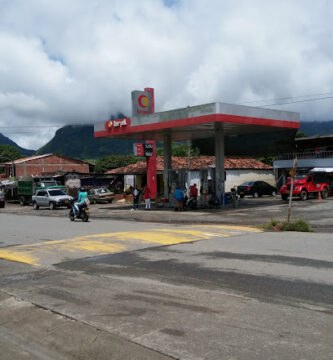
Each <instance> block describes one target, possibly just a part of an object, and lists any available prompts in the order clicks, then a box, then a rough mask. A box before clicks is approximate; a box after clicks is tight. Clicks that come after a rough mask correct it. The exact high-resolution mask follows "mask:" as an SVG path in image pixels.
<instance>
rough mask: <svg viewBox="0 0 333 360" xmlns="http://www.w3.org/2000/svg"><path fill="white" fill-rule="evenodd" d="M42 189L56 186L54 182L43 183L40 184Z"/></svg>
mask: <svg viewBox="0 0 333 360" xmlns="http://www.w3.org/2000/svg"><path fill="white" fill-rule="evenodd" d="M40 185H41V186H42V187H48V186H57V185H58V184H57V183H56V182H55V181H43V182H41V183H40Z"/></svg>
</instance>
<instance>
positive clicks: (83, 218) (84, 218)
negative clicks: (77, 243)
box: [81, 212, 89, 222]
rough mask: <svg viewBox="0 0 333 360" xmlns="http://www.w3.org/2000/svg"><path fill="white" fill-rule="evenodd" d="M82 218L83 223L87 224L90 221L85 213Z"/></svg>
mask: <svg viewBox="0 0 333 360" xmlns="http://www.w3.org/2000/svg"><path fill="white" fill-rule="evenodd" d="M81 217H82V221H83V222H87V221H88V219H89V216H88V215H87V214H86V213H85V212H84V213H83V214H82V215H81Z"/></svg>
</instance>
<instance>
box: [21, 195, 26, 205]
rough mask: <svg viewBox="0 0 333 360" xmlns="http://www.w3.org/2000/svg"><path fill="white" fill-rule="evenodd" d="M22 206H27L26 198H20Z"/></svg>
mask: <svg viewBox="0 0 333 360" xmlns="http://www.w3.org/2000/svg"><path fill="white" fill-rule="evenodd" d="M20 205H21V206H24V205H25V197H24V196H20Z"/></svg>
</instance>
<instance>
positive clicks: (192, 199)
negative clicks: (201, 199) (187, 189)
mask: <svg viewBox="0 0 333 360" xmlns="http://www.w3.org/2000/svg"><path fill="white" fill-rule="evenodd" d="M186 205H187V207H188V208H189V209H191V210H196V209H197V197H196V196H191V197H190V198H189V200H188V201H187V204H186Z"/></svg>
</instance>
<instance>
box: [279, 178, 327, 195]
mask: <svg viewBox="0 0 333 360" xmlns="http://www.w3.org/2000/svg"><path fill="white" fill-rule="evenodd" d="M290 187H291V178H287V183H286V184H285V185H282V186H281V188H280V194H281V198H282V200H287V199H288V197H289V195H290ZM329 191H330V184H329V182H328V181H327V179H325V177H323V176H319V174H314V173H308V174H296V175H295V177H294V184H293V189H292V196H298V197H299V198H300V199H301V200H303V201H305V200H307V199H308V198H309V197H310V196H311V195H315V196H318V194H319V193H320V194H321V197H322V198H323V199H325V198H327V196H328V194H329Z"/></svg>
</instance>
